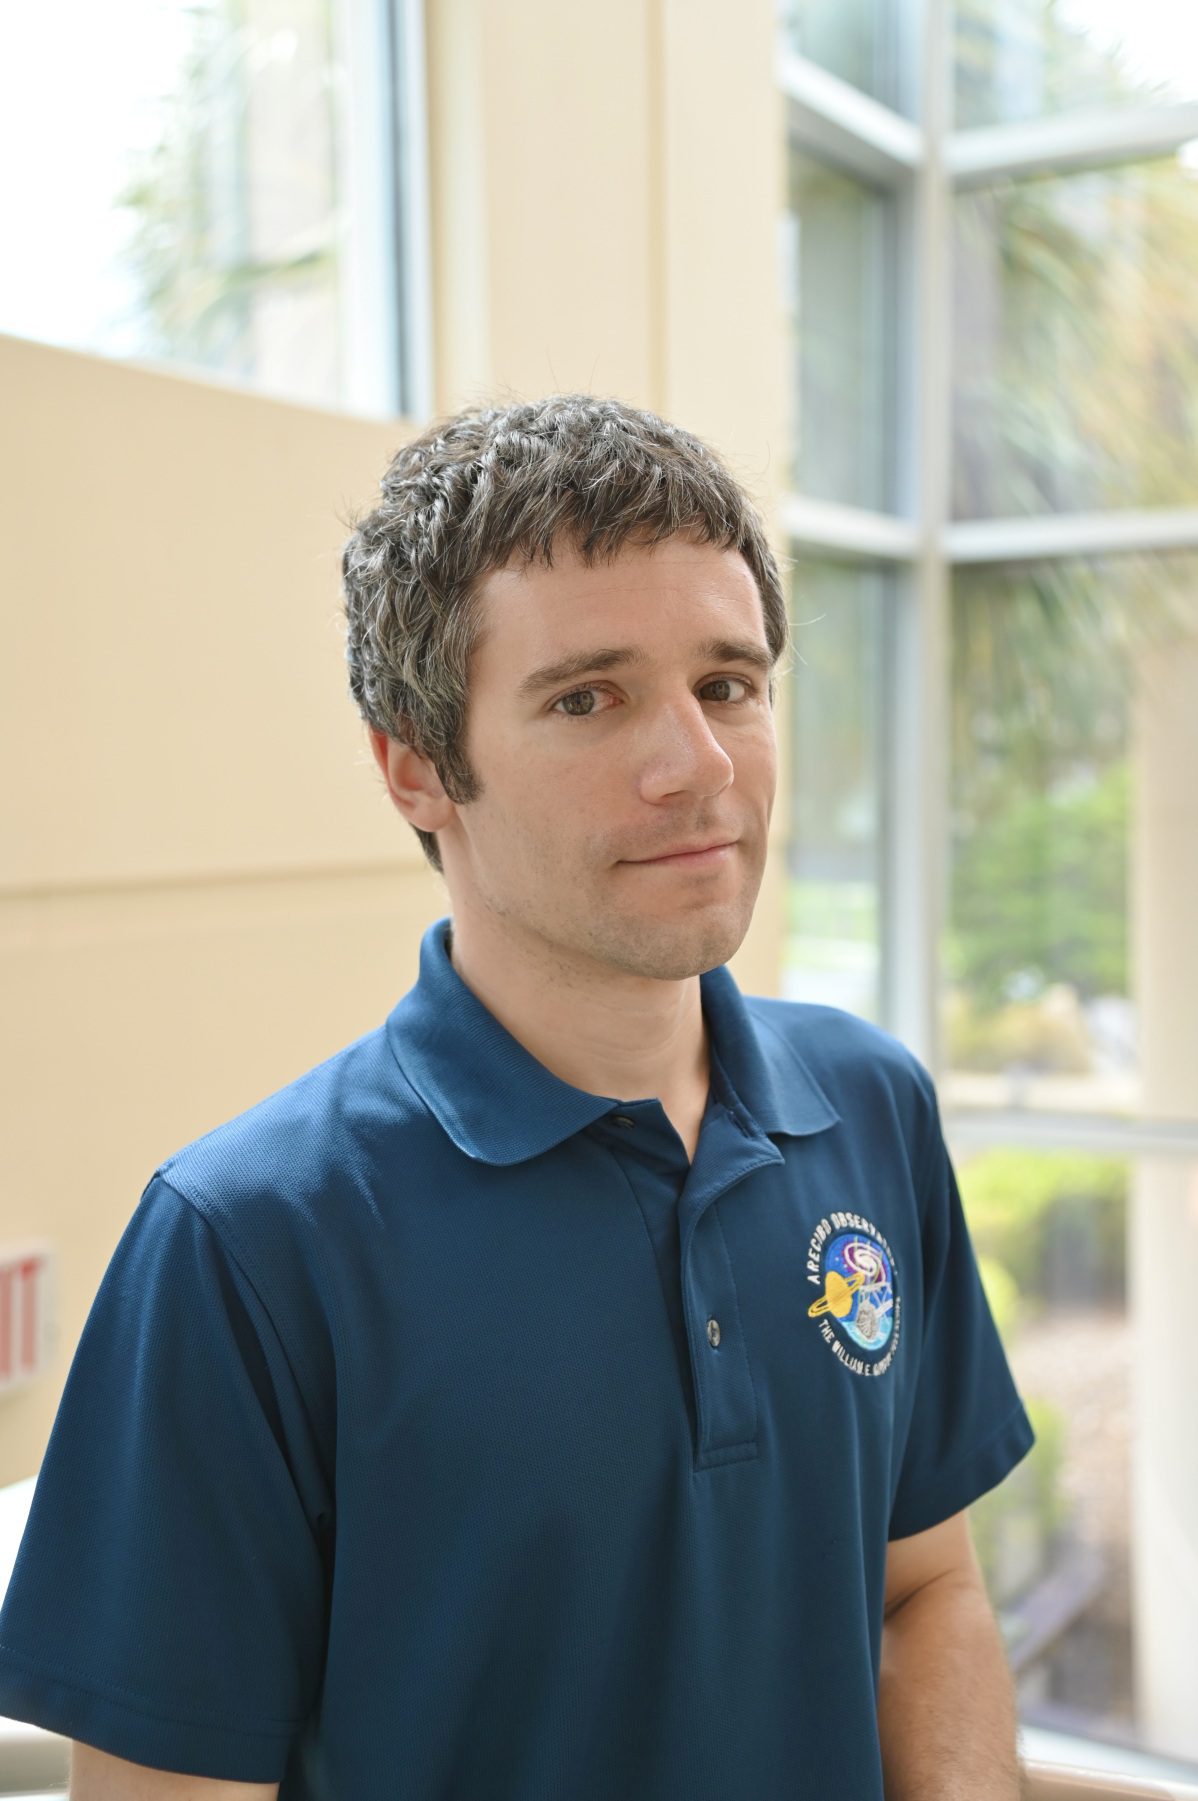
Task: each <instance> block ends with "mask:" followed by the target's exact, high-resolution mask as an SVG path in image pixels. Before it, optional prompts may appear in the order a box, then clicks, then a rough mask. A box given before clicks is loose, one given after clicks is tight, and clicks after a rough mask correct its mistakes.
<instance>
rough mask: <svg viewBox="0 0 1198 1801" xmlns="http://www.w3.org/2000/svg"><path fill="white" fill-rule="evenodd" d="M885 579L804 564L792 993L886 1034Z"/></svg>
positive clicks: (794, 776) (800, 577)
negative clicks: (882, 959) (882, 1025)
mask: <svg viewBox="0 0 1198 1801" xmlns="http://www.w3.org/2000/svg"><path fill="white" fill-rule="evenodd" d="M893 579H894V578H893V577H892V576H891V575H890V574H889V573H888V572H887V571H884V570H878V569H874V568H870V567H866V566H864V565H862V566H858V565H856V564H850V563H835V562H822V561H817V560H814V559H809V558H804V559H800V560H799V561H798V563H797V566H796V567H795V569H794V570H793V572H792V575H791V620H792V631H793V636H794V645H795V659H794V668H793V671H792V673H791V675H790V677H789V681H790V683H791V694H790V750H791V766H790V779H791V795H790V807H791V811H790V835H789V857H788V874H789V884H788V912H787V936H786V942H785V950H784V962H783V975H782V985H781V992H782V994H783V995H784V997H786V998H788V999H791V1000H803V1001H817V1002H821V1003H823V1004H825V1005H828V1006H833V1007H845V1008H847V1009H848V1011H849V1012H851V1013H858V1014H860V1015H862V1017H864V1018H866V1019H871V1020H873V1021H875V1023H878V1009H879V977H880V967H879V954H880V953H879V946H880V935H879V933H880V909H881V889H882V840H881V829H882V828H881V820H882V809H881V804H880V794H881V769H882V759H883V756H884V751H883V743H884V720H885V716H886V715H885V704H884V703H885V698H886V697H885V693H884V689H883V671H884V669H885V668H886V667H887V664H888V661H889V659H888V657H887V654H886V643H885V640H886V634H887V632H888V630H889V626H890V608H889V606H888V604H887V601H888V592H887V590H888V587H889V585H890V583H891V581H892V580H893Z"/></svg>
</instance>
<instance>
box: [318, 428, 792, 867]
mask: <svg viewBox="0 0 1198 1801" xmlns="http://www.w3.org/2000/svg"><path fill="white" fill-rule="evenodd" d="M347 523H348V524H350V525H352V526H353V527H354V531H353V536H352V537H351V538H350V539H349V540H348V542H347V543H346V545H345V549H344V551H343V553H342V558H341V573H342V578H343V582H344V587H345V613H346V619H347V622H348V632H347V638H346V662H347V663H348V665H349V691H350V694H351V695H352V697H353V699H354V701H355V702H356V703H357V707H358V711H359V712H360V713H361V715H362V717H363V719H364V720H366V722H367V723H368V724H369V725H370V726H372V727H373V728H375V729H376V730H378V731H381V732H385V733H386V734H387V736H388V737H390V738H394V739H397V740H398V741H399V742H400V743H403V744H408V745H411V746H412V747H413V748H414V749H416V750H417V751H419V752H420V754H421V755H423V756H425V757H427V758H428V760H429V761H430V762H431V763H432V765H433V767H434V769H435V770H436V772H437V776H438V778H439V780H440V782H441V784H442V786H443V788H444V789H445V792H446V794H447V795H448V796H449V798H450V800H452V801H453V802H454V803H455V805H459V806H462V805H465V804H466V803H468V802H470V801H473V800H477V799H478V798H479V796H480V794H481V793H482V784H481V781H480V779H479V777H478V775H477V773H476V772H475V770H474V769H473V768H472V767H471V765H470V763H469V761H468V760H467V758H466V756H465V753H464V750H463V740H464V737H465V727H466V709H467V701H468V689H467V678H468V672H469V667H470V659H471V655H472V653H473V651H474V650H475V649H476V648H477V647H478V646H479V644H480V643H481V642H482V609H481V607H480V605H479V603H478V587H479V581H480V578H481V577H482V576H483V575H485V574H486V573H487V572H488V571H489V570H492V569H499V568H502V567H503V566H504V565H505V564H507V563H508V562H509V561H510V560H511V559H512V558H513V557H515V556H516V555H520V556H522V557H523V558H524V560H525V562H526V564H530V563H532V562H534V561H537V560H540V561H541V562H543V563H544V564H545V565H546V566H547V567H552V563H553V551H554V547H555V546H561V545H563V544H566V545H570V546H572V547H573V548H574V549H575V550H576V551H577V553H578V554H579V555H580V556H581V558H582V560H583V561H584V562H585V563H586V564H588V565H593V564H594V563H596V562H600V561H604V562H610V561H612V560H613V559H614V558H615V557H617V556H618V555H619V553H620V551H621V550H622V549H623V548H624V546H625V545H626V544H627V543H629V542H630V541H632V542H635V543H636V544H638V545H644V546H646V547H647V546H649V545H653V544H658V543H660V542H662V541H663V540H664V539H666V538H670V537H673V536H675V535H682V536H685V537H687V538H690V539H691V540H693V541H694V542H697V543H710V544H714V545H715V546H716V547H717V548H718V549H721V550H724V549H727V550H737V551H739V552H740V554H741V555H742V556H743V557H744V559H745V562H746V563H747V564H748V566H749V568H750V570H751V571H752V574H753V577H754V580H755V581H756V583H757V588H758V591H759V593H760V595H761V605H762V613H763V617H764V623H765V634H766V641H767V643H768V645H769V648H770V651H771V652H772V653H773V656H774V661H775V664H776V663H777V661H778V659H779V658H780V657H781V656H782V655H783V653H784V652H785V651H786V649H787V646H788V644H789V630H788V623H787V611H786V600H785V596H784V593H783V589H782V583H781V579H780V577H779V573H778V565H777V561H776V559H775V557H774V554H773V552H772V550H771V549H770V545H769V541H768V539H767V538H766V534H765V529H764V526H763V524H762V521H761V518H760V515H759V514H758V512H757V510H756V508H755V507H754V505H753V503H752V501H751V500H750V498H749V496H748V495H747V494H746V492H745V491H744V490H743V489H742V488H741V486H740V485H739V483H738V482H737V481H736V480H735V479H734V478H733V476H732V475H731V474H730V473H729V471H728V470H727V469H726V468H725V467H724V465H723V464H722V463H721V462H720V461H719V459H718V458H717V457H716V456H715V454H714V453H713V452H712V451H711V450H709V449H708V447H707V446H706V445H705V444H703V443H701V442H700V440H699V439H698V438H695V437H692V435H691V434H690V433H689V432H686V431H683V430H682V429H681V428H680V427H679V426H676V425H671V424H669V423H668V422H667V421H666V420H664V419H660V418H658V416H657V415H656V414H655V413H648V412H642V411H641V410H639V409H638V408H636V407H630V406H625V405H624V404H623V403H622V402H620V401H618V400H609V399H598V398H596V397H595V396H594V395H590V394H553V395H550V396H549V397H548V398H547V399H544V400H537V401H531V402H527V403H523V402H520V403H516V404H513V405H509V406H504V407H497V406H492V407H483V408H474V409H470V410H467V411H465V412H460V413H456V414H454V415H453V417H452V418H449V419H446V420H442V421H440V422H438V423H437V424H435V425H433V426H432V427H430V428H429V430H427V431H426V432H424V433H423V434H422V435H421V436H420V437H418V438H413V439H412V440H411V442H410V443H407V444H405V445H403V446H402V448H401V449H400V450H398V451H397V452H396V454H395V456H394V458H393V459H392V461H391V463H390V465H389V467H388V468H387V471H386V473H385V474H384V476H383V479H382V498H381V500H380V502H379V504H378V506H376V507H375V509H374V511H373V512H371V513H369V514H367V515H366V516H365V517H364V518H358V519H352V518H351V519H350V520H348V521H347ZM769 693H770V700H771V702H772V701H773V698H774V682H773V680H771V681H770V684H769ZM412 829H413V831H415V833H416V836H417V837H418V838H419V840H420V844H421V847H422V849H423V851H424V854H425V856H426V857H427V859H428V861H429V862H430V863H431V865H432V867H433V868H434V869H435V870H436V871H437V872H438V874H440V873H443V871H442V864H441V855H440V851H439V850H438V848H437V838H436V834H435V833H434V832H423V831H421V830H420V828H419V827H418V826H413V828H412Z"/></svg>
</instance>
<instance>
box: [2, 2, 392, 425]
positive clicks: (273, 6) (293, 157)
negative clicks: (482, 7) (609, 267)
mask: <svg viewBox="0 0 1198 1801" xmlns="http://www.w3.org/2000/svg"><path fill="white" fill-rule="evenodd" d="M417 19H418V12H417V10H416V9H415V8H414V7H412V6H410V5H408V4H407V3H406V0H396V4H395V6H394V8H392V7H391V6H390V5H389V4H384V0H370V4H369V5H366V4H364V0H236V3H235V0H113V4H111V5H109V6H105V7H99V8H97V7H88V6H84V5H82V4H78V3H75V4H71V3H69V0H58V3H57V4H47V5H45V6H42V7H14V8H7V9H5V13H4V18H3V24H0V69H2V70H3V71H4V73H3V74H2V75H0V84H2V89H3V91H2V93H0V165H2V166H3V169H4V176H3V177H2V178H0V179H3V180H4V183H5V190H6V191H5V201H4V206H5V217H6V236H7V245H6V248H7V250H8V257H7V261H6V269H7V274H6V280H5V283H4V290H3V295H2V297H0V330H4V331H7V332H12V333H15V334H17V335H19V336H27V337H32V338H37V339H40V340H43V341H47V342H50V343H54V344H60V345H64V346H68V347H73V348H76V349H83V350H90V351H94V352H99V353H101V354H104V355H111V356H117V357H126V358H134V359H140V360H150V361H165V362H169V363H172V364H177V365H180V366H182V367H184V368H187V369H190V370H192V371H194V372H197V373H204V374H208V375H214V376H219V377H222V378H225V379H228V380H231V381H234V382H237V383H240V384H245V385H247V386H251V387H254V388H258V389H261V390H263V391H266V392H269V393H273V394H275V395H279V396H282V397H285V398H288V399H294V400H299V401H304V402H308V403H310V404H314V405H321V406H337V407H347V408H349V409H351V410H359V411H365V412H374V413H387V412H393V411H396V410H401V409H402V408H405V407H406V408H408V409H409V410H410V409H411V408H413V406H418V405H419V404H420V403H421V396H419V395H418V394H415V393H414V392H413V385H412V382H411V381H410V380H408V379H407V373H406V372H407V370H408V368H409V367H410V366H411V365H412V358H411V356H410V354H405V352H409V353H410V345H408V344H407V343H406V339H407V338H410V336H411V333H412V332H413V331H414V330H418V329H419V318H418V317H414V314H418V312H419V308H418V307H415V306H414V305H413V304H412V296H413V295H416V294H418V290H419V286H420V281H421V268H420V265H421V263H422V260H426V259H425V258H424V253H423V249H422V242H421V230H420V209H419V206H418V205H417V204H414V203H415V201H416V199H417V198H418V195H417V191H416V190H417V189H418V187H419V184H420V183H421V182H422V180H423V174H422V171H421V170H420V169H419V167H409V168H406V169H403V170H401V171H400V172H399V174H398V175H395V174H393V173H391V174H389V173H388V171H392V172H393V171H394V169H395V163H396V155H395V148H394V147H395V145H396V143H397V142H398V133H399V129H400V125H401V123H402V124H403V125H404V127H405V129H406V131H407V137H408V140H409V141H411V142H413V143H415V142H418V139H419V131H418V126H419V120H418V119H416V120H413V119H412V118H411V117H409V116H407V115H409V114H411V112H412V111H413V109H414V108H415V109H417V110H418V104H419V102H418V88H417V84H416V81H415V79H414V71H413V70H412V68H411V66H410V65H411V61H412V58H413V55H414V54H415V49H416V39H415V30H414V26H415V21H416V20H417ZM389 70H390V71H392V76H391V78H390V79H389V78H388V71H389ZM351 84H352V93H353V104H352V105H351V104H350V93H351ZM401 113H402V114H403V115H404V116H403V118H402V120H401V117H400V115H401ZM413 160H414V159H411V158H410V159H409V161H413ZM413 184H415V186H414V185H413ZM405 197H406V200H407V202H408V204H407V205H406V207H404V206H401V199H404V198H405ZM401 225H402V229H401ZM397 244H398V245H399V255H398V257H397V252H396V246H397Z"/></svg>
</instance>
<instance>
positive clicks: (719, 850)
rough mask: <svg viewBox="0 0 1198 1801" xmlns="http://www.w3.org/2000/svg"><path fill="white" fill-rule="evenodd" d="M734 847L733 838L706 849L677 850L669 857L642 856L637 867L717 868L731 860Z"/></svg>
mask: <svg viewBox="0 0 1198 1801" xmlns="http://www.w3.org/2000/svg"><path fill="white" fill-rule="evenodd" d="M735 848H736V844H735V840H732V841H730V842H729V843H727V844H713V845H710V846H709V847H708V848H707V849H706V850H691V851H678V852H676V853H675V854H674V855H673V856H670V857H642V858H641V859H640V860H639V861H638V863H637V868H638V869H718V868H719V866H720V865H721V864H722V863H727V862H730V861H731V858H732V853H733V851H734V850H735Z"/></svg>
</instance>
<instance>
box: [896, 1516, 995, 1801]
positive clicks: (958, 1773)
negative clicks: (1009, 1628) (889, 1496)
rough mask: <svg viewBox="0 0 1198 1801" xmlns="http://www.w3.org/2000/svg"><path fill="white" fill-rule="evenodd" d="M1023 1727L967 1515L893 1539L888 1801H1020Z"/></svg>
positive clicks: (954, 1517)
mask: <svg viewBox="0 0 1198 1801" xmlns="http://www.w3.org/2000/svg"><path fill="white" fill-rule="evenodd" d="M1016 1730H1017V1715H1016V1709H1015V1694H1014V1688H1013V1684H1012V1682H1011V1672H1010V1667H1009V1665H1008V1663H1007V1657H1006V1651H1005V1649H1004V1647H1003V1642H1002V1636H1001V1634H1000V1632H999V1630H998V1625H997V1622H996V1621H995V1618H994V1613H993V1610H992V1609H991V1606H990V1601H989V1598H988V1596H987V1594H986V1589H985V1585H984V1583H983V1580H982V1572H981V1570H980V1568H979V1566H978V1561H977V1557H976V1555H975V1553H974V1549H973V1540H972V1539H971V1537H970V1535H969V1521H968V1518H967V1516H966V1515H965V1513H957V1514H954V1515H953V1516H952V1518H951V1519H947V1520H943V1521H942V1522H941V1523H940V1525H938V1526H932V1527H929V1529H928V1530H927V1531H926V1532H915V1533H912V1535H911V1536H910V1538H898V1539H892V1540H891V1541H890V1545H889V1547H888V1549H887V1553H886V1594H885V1616H884V1621H883V1626H882V1664H881V1675H880V1678H879V1684H878V1733H879V1737H880V1740H881V1746H882V1772H883V1778H884V1783H885V1789H886V1801H1019V1797H1020V1795H1021V1793H1022V1788H1021V1781H1020V1770H1019V1759H1018V1753H1017V1749H1016Z"/></svg>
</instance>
